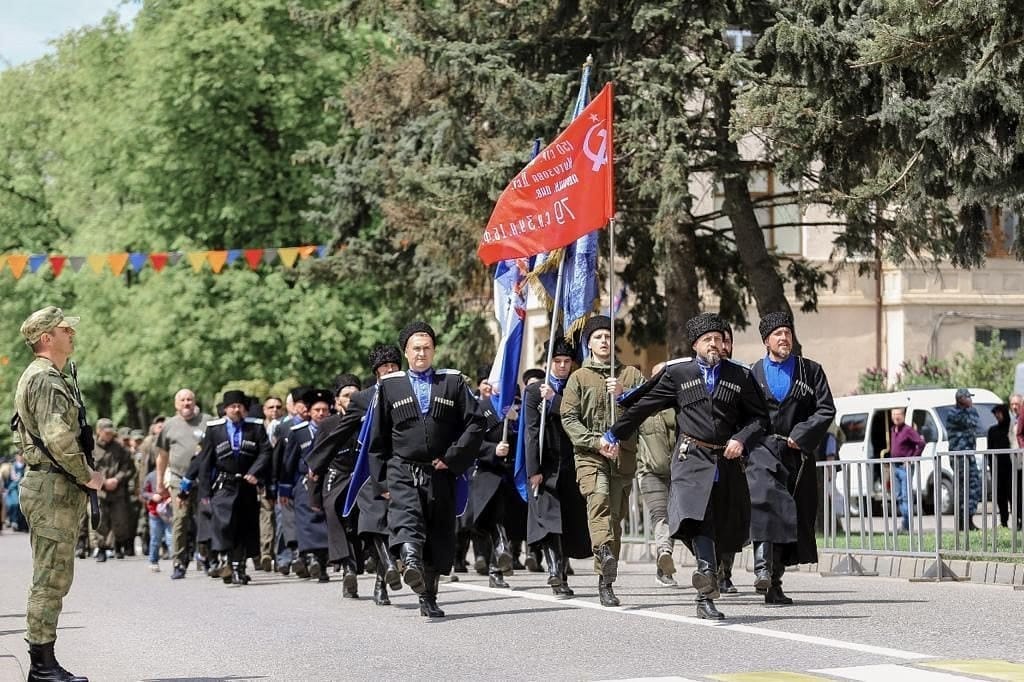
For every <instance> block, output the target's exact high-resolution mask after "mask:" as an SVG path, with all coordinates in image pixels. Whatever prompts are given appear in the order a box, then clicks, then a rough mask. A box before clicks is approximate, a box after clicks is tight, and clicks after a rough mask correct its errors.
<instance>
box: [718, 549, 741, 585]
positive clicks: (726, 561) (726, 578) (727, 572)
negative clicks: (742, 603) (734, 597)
mask: <svg viewBox="0 0 1024 682" xmlns="http://www.w3.org/2000/svg"><path fill="white" fill-rule="evenodd" d="M735 561H736V555H735V554H734V553H732V552H726V553H724V554H722V555H721V556H720V557H719V558H718V591H719V592H721V593H722V594H736V593H737V592H739V590H737V589H736V586H735V585H733V584H732V565H733V562H735Z"/></svg>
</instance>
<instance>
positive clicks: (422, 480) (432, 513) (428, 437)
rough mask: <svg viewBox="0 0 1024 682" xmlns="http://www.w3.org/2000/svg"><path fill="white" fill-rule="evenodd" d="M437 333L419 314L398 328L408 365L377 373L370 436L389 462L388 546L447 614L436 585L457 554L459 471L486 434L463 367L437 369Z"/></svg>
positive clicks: (428, 603)
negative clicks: (404, 368)
mask: <svg viewBox="0 0 1024 682" xmlns="http://www.w3.org/2000/svg"><path fill="white" fill-rule="evenodd" d="M435 339H436V336H435V334H434V330H433V329H432V328H431V327H430V325H428V324H426V323H425V322H418V321H417V322H413V323H411V324H409V325H408V326H406V327H405V329H403V330H402V332H401V334H399V338H398V344H399V347H401V348H403V349H404V351H405V357H406V360H408V362H409V371H408V372H395V373H393V374H388V375H386V376H385V377H384V378H382V379H381V380H380V388H379V392H378V394H377V398H378V404H377V412H376V417H375V419H374V420H373V427H374V428H373V431H372V436H371V438H372V453H373V455H374V456H375V457H377V458H379V459H380V460H381V461H382V462H383V463H384V465H385V466H386V467H387V488H388V491H389V493H390V495H391V499H390V502H389V506H388V522H389V525H390V527H391V545H392V546H393V547H398V548H399V551H400V552H401V557H402V563H403V564H404V565H405V573H404V575H403V579H404V581H405V584H406V585H408V586H409V587H410V588H411V589H412V590H413V592H416V593H417V594H418V595H420V614H421V615H423V616H426V617H428V618H442V617H444V611H442V610H441V609H440V608H439V607H438V605H437V588H438V582H439V579H440V575H441V574H442V573H448V572H449V571H450V570H451V567H452V561H453V559H454V556H455V508H456V504H455V500H456V486H457V482H456V477H457V476H459V475H460V474H462V473H463V472H464V471H466V469H468V468H469V466H470V465H471V464H472V463H473V460H474V459H475V458H476V456H477V453H479V452H480V442H481V440H482V437H483V419H482V416H481V415H480V413H479V411H478V410H477V402H476V401H475V400H473V398H472V394H470V392H469V388H468V387H467V386H466V382H465V380H464V379H463V377H462V373H461V372H459V371H456V370H434V368H433V364H434V349H435V345H434V344H435Z"/></svg>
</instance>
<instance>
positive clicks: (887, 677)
mask: <svg viewBox="0 0 1024 682" xmlns="http://www.w3.org/2000/svg"><path fill="white" fill-rule="evenodd" d="M809 672H812V673H821V674H823V675H832V676H833V677H841V678H843V679H844V680H857V681H858V682H890V681H891V680H899V681H900V682H977V678H975V677H962V676H960V675H950V674H949V673H940V672H938V671H935V670H921V669H920V668H911V667H909V666H902V665H894V664H892V663H887V664H883V665H859V666H855V667H852V668H823V669H821V670H811V671H809Z"/></svg>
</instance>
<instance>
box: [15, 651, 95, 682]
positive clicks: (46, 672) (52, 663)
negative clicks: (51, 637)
mask: <svg viewBox="0 0 1024 682" xmlns="http://www.w3.org/2000/svg"><path fill="white" fill-rule="evenodd" d="M53 644H54V643H53V642H47V643H46V644H29V645H28V658H29V661H30V663H31V666H30V667H29V669H28V682H89V678H88V677H81V676H79V675H73V674H71V673H69V672H68V671H67V670H65V669H64V668H62V667H61V666H60V663H58V662H57V658H56V657H55V656H54V655H53Z"/></svg>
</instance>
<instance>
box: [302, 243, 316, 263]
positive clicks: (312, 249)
mask: <svg viewBox="0 0 1024 682" xmlns="http://www.w3.org/2000/svg"><path fill="white" fill-rule="evenodd" d="M314 253H316V245H315V244H314V245H313V246H300V247H299V257H300V258H302V260H306V259H307V258H309V257H310V256H312V255H313V254H314Z"/></svg>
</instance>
